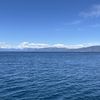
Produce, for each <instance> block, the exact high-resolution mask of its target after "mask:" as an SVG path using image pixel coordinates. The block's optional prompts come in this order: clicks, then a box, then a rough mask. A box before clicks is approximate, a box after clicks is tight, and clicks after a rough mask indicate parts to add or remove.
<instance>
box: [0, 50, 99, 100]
mask: <svg viewBox="0 0 100 100" xmlns="http://www.w3.org/2000/svg"><path fill="white" fill-rule="evenodd" d="M0 100H100V53H24V52H23V53H21V52H1V53H0Z"/></svg>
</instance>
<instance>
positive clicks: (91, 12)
mask: <svg viewBox="0 0 100 100" xmlns="http://www.w3.org/2000/svg"><path fill="white" fill-rule="evenodd" d="M80 15H81V16H83V17H100V4H97V5H93V6H92V7H91V8H89V9H88V10H87V11H83V12H81V13H80Z"/></svg>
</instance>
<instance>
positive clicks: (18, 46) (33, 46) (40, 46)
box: [0, 42, 99, 49]
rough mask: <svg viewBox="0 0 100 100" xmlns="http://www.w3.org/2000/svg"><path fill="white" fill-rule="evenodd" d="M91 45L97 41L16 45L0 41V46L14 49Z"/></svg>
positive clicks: (23, 43) (24, 43)
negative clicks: (69, 43)
mask: <svg viewBox="0 0 100 100" xmlns="http://www.w3.org/2000/svg"><path fill="white" fill-rule="evenodd" d="M93 45H99V44H97V43H85V44H77V45H66V44H60V43H57V44H52V45H50V44H45V43H33V42H22V43H20V44H18V45H11V44H7V43H2V42H0V48H8V49H10V48H15V49H24V48H36V49H39V48H50V47H52V48H54V47H56V48H69V49H71V48H82V47H88V46H93Z"/></svg>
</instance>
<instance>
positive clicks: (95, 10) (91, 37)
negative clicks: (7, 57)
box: [0, 0, 100, 45]
mask: <svg viewBox="0 0 100 100" xmlns="http://www.w3.org/2000/svg"><path fill="white" fill-rule="evenodd" d="M0 42H1V43H2V42H5V43H9V44H18V43H21V42H32V43H45V44H59V43H60V44H67V45H74V44H75V45H76V44H96V43H97V44H100V0H0Z"/></svg>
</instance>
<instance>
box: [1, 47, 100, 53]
mask: <svg viewBox="0 0 100 100" xmlns="http://www.w3.org/2000/svg"><path fill="white" fill-rule="evenodd" d="M0 51H1V52H2V51H18V52H100V46H90V47H83V48H77V49H74V48H73V49H69V48H57V47H48V48H23V49H19V48H17V49H16V48H0Z"/></svg>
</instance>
